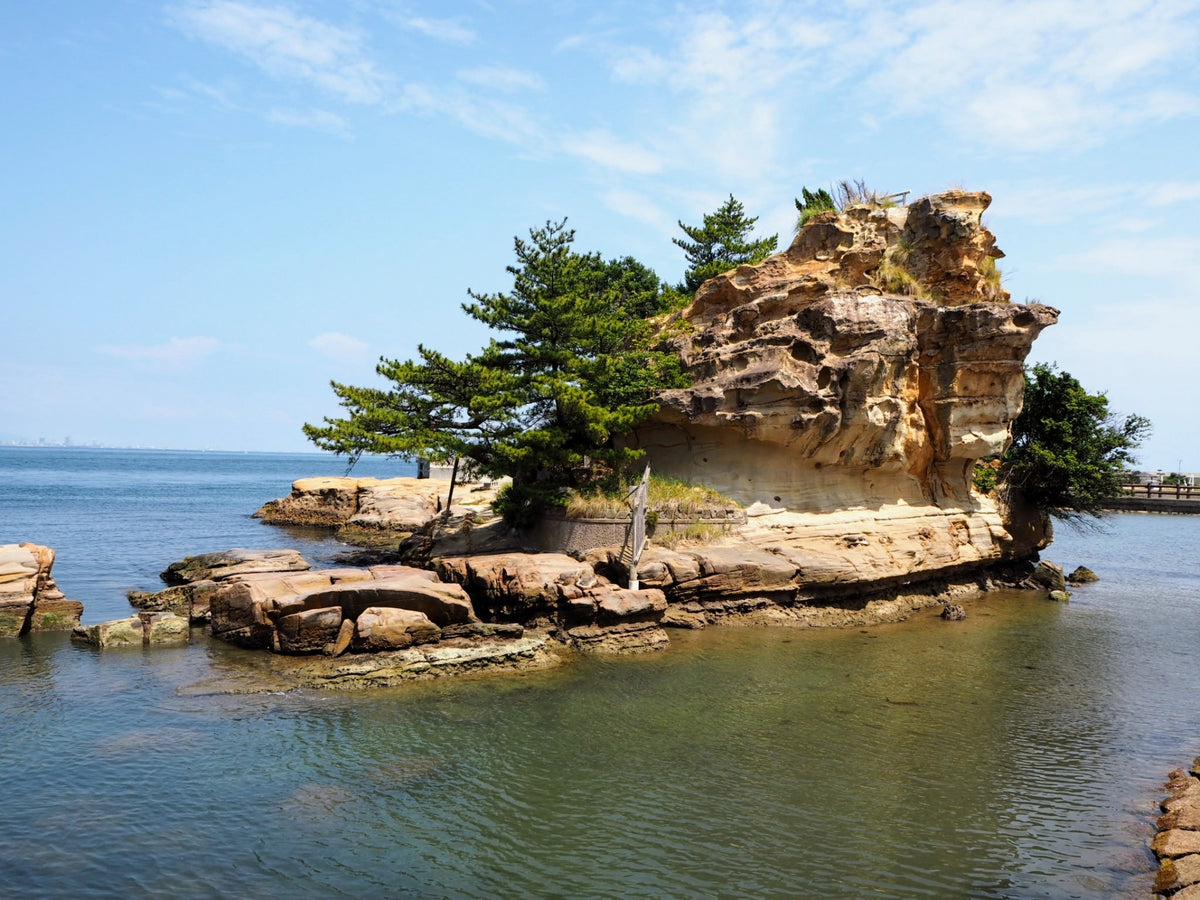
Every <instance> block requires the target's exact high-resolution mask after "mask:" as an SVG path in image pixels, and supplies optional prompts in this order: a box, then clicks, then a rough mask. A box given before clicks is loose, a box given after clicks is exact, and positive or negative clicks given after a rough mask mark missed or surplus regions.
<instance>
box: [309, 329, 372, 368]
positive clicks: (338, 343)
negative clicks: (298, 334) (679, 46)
mask: <svg viewBox="0 0 1200 900" xmlns="http://www.w3.org/2000/svg"><path fill="white" fill-rule="evenodd" d="M308 346H310V347H312V348H313V349H314V350H316V351H317V352H318V353H320V354H321V355H322V356H324V357H325V358H327V359H332V360H334V361H335V362H343V363H356V362H361V361H363V360H365V359H366V358H367V356H368V350H369V347H368V345H367V344H366V342H364V341H360V340H359V339H358V338H356V337H351V336H350V335H348V334H342V333H341V332H340V331H326V332H325V333H324V334H318V335H317V336H316V337H315V338H313V339H312V340H311V341H309V342H308Z"/></svg>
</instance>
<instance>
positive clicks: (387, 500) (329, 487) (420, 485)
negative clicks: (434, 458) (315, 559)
mask: <svg viewBox="0 0 1200 900" xmlns="http://www.w3.org/2000/svg"><path fill="white" fill-rule="evenodd" d="M449 489H450V483H449V481H442V480H435V479H429V478H384V479H379V478H301V479H298V480H297V481H295V482H294V483H293V484H292V492H291V494H289V495H288V496H286V497H282V498H280V499H278V500H271V501H270V502H268V503H266V504H264V505H263V506H262V508H261V509H259V510H258V512H256V513H255V514H254V515H255V516H256V517H257V518H260V519H262V520H263V521H264V522H266V523H267V524H268V525H328V526H334V527H337V528H342V529H349V530H355V531H358V532H360V533H361V532H370V531H384V532H392V533H394V532H412V531H417V530H418V529H419V528H421V527H422V526H423V525H425V523H427V522H428V521H429V520H430V519H432V518H433V517H434V516H435V515H437V514H438V513H440V512H443V509H444V506H445V503H446V500H447V499H448V496H449ZM495 497H496V492H495V490H494V488H493V487H492V486H491V485H490V484H487V483H478V482H476V483H467V484H459V485H456V487H455V489H454V509H453V510H450V514H451V516H453V517H457V518H459V519H462V518H464V517H469V516H471V515H473V514H481V515H487V516H490V515H491V502H492V500H494V499H495Z"/></svg>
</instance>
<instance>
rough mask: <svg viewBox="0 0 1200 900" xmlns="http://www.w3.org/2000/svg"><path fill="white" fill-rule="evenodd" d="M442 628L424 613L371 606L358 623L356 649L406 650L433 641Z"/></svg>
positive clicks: (355, 636)
mask: <svg viewBox="0 0 1200 900" xmlns="http://www.w3.org/2000/svg"><path fill="white" fill-rule="evenodd" d="M439 637H441V629H439V628H438V627H437V626H436V625H434V624H433V622H431V621H429V617H428V616H426V615H425V614H424V613H422V612H418V611H417V610H412V609H397V608H394V607H369V608H367V609H365V610H363V611H362V613H361V614H360V615H359V617H358V621H357V623H356V625H355V632H354V640H353V642H352V644H351V647H352V649H354V650H355V651H357V652H360V653H375V652H379V651H382V650H402V649H404V648H405V647H411V646H412V645H414V644H428V643H432V642H434V641H436V640H438V638H439Z"/></svg>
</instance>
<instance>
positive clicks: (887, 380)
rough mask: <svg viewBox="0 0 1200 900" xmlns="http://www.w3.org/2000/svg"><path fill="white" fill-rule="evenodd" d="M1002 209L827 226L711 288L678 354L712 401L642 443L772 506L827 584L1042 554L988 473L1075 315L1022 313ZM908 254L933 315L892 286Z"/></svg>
mask: <svg viewBox="0 0 1200 900" xmlns="http://www.w3.org/2000/svg"><path fill="white" fill-rule="evenodd" d="M989 202H990V198H989V197H988V196H987V195H986V194H982V193H966V192H962V191H954V192H949V193H946V194H940V195H937V196H934V197H929V198H925V199H923V200H921V201H918V202H916V203H914V204H912V205H910V206H906V207H895V208H888V209H882V208H880V209H870V208H868V207H865V206H864V207H855V208H852V209H850V210H848V211H847V212H846V213H844V214H842V215H840V216H839V215H837V214H833V213H828V214H824V215H822V216H818V217H816V218H815V219H814V220H812V222H810V224H808V225H807V226H806V227H805V228H803V229H802V230H801V231H800V233H799V235H797V237H796V239H795V241H794V242H793V243H792V245H791V247H790V248H789V249H788V250H786V251H785V252H783V253H779V254H776V255H775V256H772V257H769V258H768V259H766V260H764V261H763V262H761V263H759V264H757V265H755V266H741V267H739V268H738V269H736V270H734V271H732V272H728V273H726V274H724V275H721V276H718V277H717V278H714V279H712V280H710V281H709V282H707V283H705V284H704V285H702V286H701V288H700V289H699V290H698V291H697V293H696V297H695V300H694V302H693V303H692V305H691V306H690V307H688V308H687V309H686V310H685V311H684V312H683V313H682V318H683V320H684V325H683V327H684V334H683V336H682V337H681V338H678V347H679V351H680V355H681V357H682V358H683V360H684V362H685V364H686V366H687V368H688V371H689V372H690V373H691V375H692V377H693V384H692V386H691V387H689V388H685V389H680V390H673V391H668V392H666V393H664V394H663V395H662V396H661V398H660V402H661V404H662V408H661V410H660V412H659V413H658V414H657V415H656V416H655V418H654V419H653V420H652V421H651V422H649V423H647V424H645V425H643V426H641V427H639V428H638V429H637V431H636V434H635V435H634V436H633V437H632V438H631V443H633V444H634V445H635V446H638V447H640V448H643V449H645V450H646V452H647V454H648V458H649V461H650V464H651V467H652V468H653V470H654V471H656V472H658V473H660V474H664V475H668V476H675V477H679V478H682V479H684V480H686V481H692V482H697V483H702V484H706V485H709V486H712V487H715V488H716V489H718V490H720V491H721V492H722V493H725V494H727V495H728V496H730V497H732V498H734V499H735V500H738V501H740V502H741V503H743V504H745V505H746V506H748V507H751V508H753V509H755V511H756V513H760V514H759V515H756V516H754V517H751V521H750V523H749V529H750V531H751V533H752V532H753V531H754V529H755V525H756V524H760V525H761V526H763V527H760V528H759V529H758V530H759V531H760V532H764V533H765V534H766V535H769V540H770V542H771V544H773V545H774V548H773V549H772V551H771V552H777V550H781V551H782V552H784V553H785V554H787V555H789V556H791V557H792V561H793V562H796V563H799V564H800V568H802V569H803V570H804V571H805V572H806V573H807V572H809V571H813V570H815V571H816V572H818V573H819V577H818V580H820V581H823V582H825V583H827V584H833V583H843V584H852V583H853V584H856V585H859V586H862V585H864V584H867V585H870V584H872V583H874V584H884V583H887V582H888V581H891V580H895V579H897V578H903V579H912V578H915V577H937V576H938V574H939V573H941V572H944V571H947V570H955V569H962V568H964V567H973V568H976V569H981V568H985V567H987V566H988V565H990V564H993V563H995V562H998V561H1002V560H1007V559H1016V558H1027V557H1029V556H1031V555H1032V554H1033V553H1034V552H1035V551H1036V550H1037V549H1038V546H1039V544H1040V542H1041V541H1042V540H1044V534H1042V533H1041V532H1040V529H1037V528H1032V529H1016V528H1013V529H1011V530H1010V525H1012V519H1013V516H1012V515H1011V514H1010V513H1009V511H1007V510H1005V509H1002V508H1000V507H998V506H997V504H996V503H995V502H994V501H993V500H992V499H990V498H988V497H985V496H982V495H980V494H978V493H976V492H974V491H973V489H972V485H971V474H972V470H973V466H974V462H975V461H976V460H977V459H979V458H980V457H983V456H986V455H990V454H995V453H999V452H1002V451H1003V450H1004V449H1005V447H1006V446H1007V445H1008V442H1009V428H1010V425H1011V422H1012V420H1013V419H1014V418H1015V417H1016V415H1017V413H1018V412H1019V411H1020V408H1021V403H1022V398H1023V390H1024V378H1023V370H1022V365H1023V362H1024V359H1025V357H1026V355H1027V354H1028V352H1029V349H1030V346H1031V344H1032V342H1033V340H1034V338H1036V336H1037V335H1038V333H1039V332H1040V331H1041V330H1042V329H1043V328H1045V327H1046V326H1048V325H1051V324H1053V323H1054V322H1055V320H1056V318H1057V312H1056V311H1055V310H1053V309H1051V308H1049V307H1045V306H1040V305H1030V306H1017V305H1010V304H1009V303H1007V302H1006V300H1007V296H1006V295H1005V294H1004V292H1003V291H1002V290H1001V289H1000V288H999V287H998V286H997V285H996V284H995V282H994V280H992V279H990V278H989V277H988V275H987V270H988V266H989V261H990V259H992V258H994V257H996V256H999V255H1002V254H1000V253H999V252H998V251H997V250H996V249H995V243H994V238H993V236H992V235H991V233H990V232H989V231H987V229H985V228H983V227H982V225H981V224H980V214H981V213H982V212H983V210H984V209H986V207H987V205H988V203H989ZM897 252H900V254H901V261H903V260H902V258H903V257H906V262H905V263H904V265H906V267H907V270H908V272H909V274H910V275H912V276H913V277H914V278H915V279H916V281H917V282H919V283H921V284H922V285H923V286H924V287H925V289H926V293H927V295H928V299H916V298H914V297H913V296H905V295H899V294H887V293H884V292H883V291H882V290H881V289H880V288H879V287H878V286H876V285H877V283H878V282H880V268H879V267H880V263H881V262H883V261H885V258H886V260H887V261H888V262H889V264H895V263H896V262H897V255H896V254H897ZM779 509H786V512H779V513H773V512H772V510H779ZM749 542H750V543H755V542H756V540H755V539H754V538H750V539H749ZM862 548H866V549H865V550H863V549H862ZM847 550H853V552H846V551H847ZM804 559H807V561H808V562H807V565H804ZM767 568H770V567H767ZM804 580H806V581H808V580H810V579H809V576H808V575H807V574H806V575H805V577H804Z"/></svg>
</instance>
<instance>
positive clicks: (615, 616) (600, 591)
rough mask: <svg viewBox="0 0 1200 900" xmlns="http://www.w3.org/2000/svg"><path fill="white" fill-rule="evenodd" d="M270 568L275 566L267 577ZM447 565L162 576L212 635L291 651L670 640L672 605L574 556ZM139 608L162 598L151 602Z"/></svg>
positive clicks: (627, 645)
mask: <svg viewBox="0 0 1200 900" xmlns="http://www.w3.org/2000/svg"><path fill="white" fill-rule="evenodd" d="M271 560H273V561H274V562H275V564H276V565H278V566H279V568H278V570H276V571H270V570H265V569H264V566H266V565H269V564H270V563H269V561H271ZM443 563H444V564H443V565H442V566H439V569H438V571H437V572H434V571H431V570H426V569H417V568H412V567H409V566H373V567H369V568H349V567H347V568H337V569H322V570H311V569H309V568H308V564H307V562H305V561H303V560H302V559H300V557H299V556H298V554H295V553H294V552H293V551H288V552H281V551H253V550H231V551H227V552H226V553H222V554H208V555H206V556H204V557H189V558H188V559H187V560H184V561H182V562H180V563H176V564H173V565H172V566H171V567H169V568H168V570H167V571H166V572H164V573H163V576H164V578H167V577H168V576H170V578H171V579H178V578H180V577H192V578H194V579H196V580H195V581H194V582H192V583H190V584H185V585H182V586H177V587H172V588H168V589H167V590H166V591H163V592H160V593H161V594H162V595H166V597H168V598H173V597H176V596H178V592H180V590H181V589H182V590H183V591H186V589H187V588H189V587H195V586H203V590H204V597H205V601H206V603H207V607H208V611H209V619H210V622H209V624H210V627H211V632H212V635H213V637H216V638H219V639H221V640H224V641H228V642H230V643H233V644H237V645H238V646H241V647H246V648H250V649H261V650H272V651H275V652H277V653H283V654H292V655H295V654H315V653H323V654H325V655H328V656H338V655H341V654H342V653H345V652H351V653H376V652H383V651H395V650H400V649H406V648H409V647H416V646H419V645H437V646H438V647H441V648H442V649H445V648H446V646H447V642H451V643H450V646H458V645H463V646H467V647H470V646H477V645H478V644H480V642H484V643H487V644H489V645H493V646H495V645H500V644H503V643H504V642H506V641H511V640H515V639H519V638H522V637H524V636H525V630H526V628H530V629H538V630H540V631H542V632H546V633H548V634H549V635H553V636H555V637H556V638H557V639H558V640H559V641H560V642H562V643H567V644H571V645H573V646H575V647H578V648H581V649H590V650H606V651H611V650H621V651H628V650H637V649H653V648H656V647H659V646H662V645H664V644H665V643H666V634H665V633H664V632H663V631H662V629H661V628H660V627H659V625H660V620H661V619H662V615H663V612H664V611H665V609H666V606H667V604H666V600H665V598H664V596H663V594H662V592H661V591H658V590H654V589H648V590H641V591H630V590H626V589H624V588H621V587H618V586H617V585H614V584H612V583H610V582H609V581H608V580H607V579H605V578H603V577H598V576H597V575H596V574H595V572H594V571H593V569H592V567H591V566H590V565H588V564H586V563H580V562H578V561H576V560H574V559H572V558H570V557H565V556H559V555H556V554H539V555H530V556H518V557H516V558H508V557H472V558H469V559H457V560H445V561H443ZM439 575H444V576H446V577H445V578H442V577H439ZM464 583H465V584H468V585H470V587H471V588H472V591H471V593H468V591H467V590H466V589H464V586H463V585H464ZM472 594H474V596H475V597H478V598H479V599H480V600H481V601H482V602H483V603H484V604H485V606H486V609H485V617H486V618H487V619H488V620H489V621H487V622H484V621H481V620H480V618H479V617H478V616H477V615H476V612H475V606H474V603H473V601H472ZM145 603H146V605H161V604H163V603H165V601H161V600H160V599H159V598H156V596H155V595H150V596H149V599H148V600H145ZM149 615H150V614H148V613H143V614H142V617H143V619H146V617H147V616H149ZM193 615H194V609H193ZM181 620H182V621H184V622H186V621H187V619H186V618H183V619H181ZM147 621H149V620H148V619H147ZM140 628H141V626H140V625H139V624H138V623H137V618H136V617H135V619H133V620H129V621H128V622H126V621H125V620H121V622H120V623H105V626H103V627H100V628H99V630H97V631H95V633H94V634H93V633H91V632H86V631H84V630H81V631H80V634H79V636H80V639H84V640H91V641H92V642H93V643H102V642H107V643H110V644H113V643H119V642H126V643H133V642H135V641H134V639H133V636H132V635H133V632H135V631H137V632H138V633H139V634H141V633H142V632H141V631H140ZM109 632H111V633H112V636H111V637H110V636H109ZM455 642H457V643H455ZM460 649H461V648H460ZM502 655H505V654H502Z"/></svg>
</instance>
